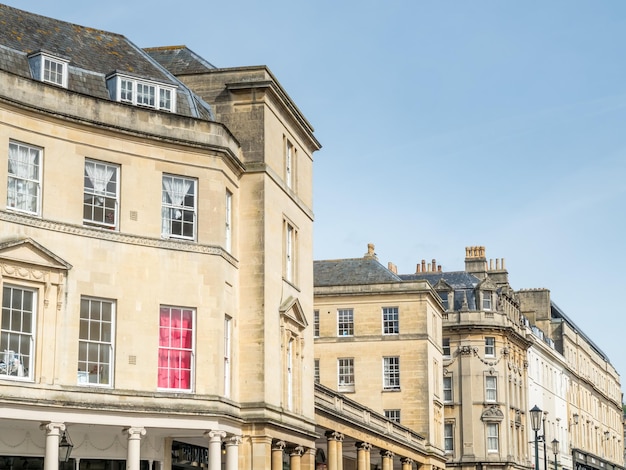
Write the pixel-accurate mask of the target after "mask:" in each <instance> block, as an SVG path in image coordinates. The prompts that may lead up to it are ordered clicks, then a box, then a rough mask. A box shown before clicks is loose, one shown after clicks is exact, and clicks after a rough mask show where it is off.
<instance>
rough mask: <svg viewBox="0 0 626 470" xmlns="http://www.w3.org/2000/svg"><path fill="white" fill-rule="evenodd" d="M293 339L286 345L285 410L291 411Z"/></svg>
mask: <svg viewBox="0 0 626 470" xmlns="http://www.w3.org/2000/svg"><path fill="white" fill-rule="evenodd" d="M293 345H294V340H293V338H292V339H290V340H289V343H288V344H287V409H288V410H293Z"/></svg>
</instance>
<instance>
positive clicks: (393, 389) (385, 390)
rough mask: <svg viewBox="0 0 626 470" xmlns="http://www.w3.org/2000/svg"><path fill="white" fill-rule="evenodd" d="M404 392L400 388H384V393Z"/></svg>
mask: <svg viewBox="0 0 626 470" xmlns="http://www.w3.org/2000/svg"><path fill="white" fill-rule="evenodd" d="M401 391H402V390H401V389H400V388H383V392H385V393H386V392H392V393H393V392H401Z"/></svg>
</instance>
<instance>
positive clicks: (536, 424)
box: [530, 405, 543, 432]
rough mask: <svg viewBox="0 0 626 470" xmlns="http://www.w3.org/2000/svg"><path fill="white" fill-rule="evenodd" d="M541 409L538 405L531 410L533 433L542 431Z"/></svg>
mask: <svg viewBox="0 0 626 470" xmlns="http://www.w3.org/2000/svg"><path fill="white" fill-rule="evenodd" d="M542 413H543V412H542V411H541V408H539V407H538V406H537V405H535V406H533V407H532V408H531V410H530V427H531V428H532V429H533V431H535V432H537V431H539V430H540V429H541V415H542Z"/></svg>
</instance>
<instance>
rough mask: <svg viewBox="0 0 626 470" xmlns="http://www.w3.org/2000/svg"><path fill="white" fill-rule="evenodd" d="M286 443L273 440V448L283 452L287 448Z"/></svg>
mask: <svg viewBox="0 0 626 470" xmlns="http://www.w3.org/2000/svg"><path fill="white" fill-rule="evenodd" d="M286 445H287V444H286V443H285V441H273V442H272V450H280V451H281V452H282V451H283V450H285V447H286Z"/></svg>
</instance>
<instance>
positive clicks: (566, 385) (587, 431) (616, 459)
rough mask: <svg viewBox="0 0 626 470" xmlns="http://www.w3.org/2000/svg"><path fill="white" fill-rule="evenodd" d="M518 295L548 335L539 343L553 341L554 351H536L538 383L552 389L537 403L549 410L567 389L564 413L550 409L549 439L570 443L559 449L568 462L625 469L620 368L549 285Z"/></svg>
mask: <svg viewBox="0 0 626 470" xmlns="http://www.w3.org/2000/svg"><path fill="white" fill-rule="evenodd" d="M518 295H519V298H520V302H521V306H522V311H523V313H524V315H525V316H526V317H527V318H528V319H529V321H530V323H531V325H533V326H532V330H533V333H534V334H535V335H536V336H538V337H539V338H540V339H541V340H543V341H536V342H535V344H537V345H539V344H542V342H543V343H547V344H548V345H549V346H551V348H549V349H547V352H548V353H550V354H544V355H543V356H540V355H539V354H537V355H535V357H532V358H531V362H530V366H529V368H533V367H534V369H535V374H534V376H535V378H536V379H535V383H536V384H538V385H539V387H540V388H542V389H543V390H547V393H544V400H543V406H542V404H541V403H537V404H538V406H539V407H540V408H542V409H549V407H550V406H551V403H556V400H555V395H559V397H561V396H562V395H563V394H565V400H566V404H565V408H563V407H561V408H560V412H559V411H558V409H557V410H555V411H556V412H555V416H554V417H553V418H551V414H548V416H547V422H548V424H549V427H548V429H547V430H546V435H547V440H548V442H550V441H551V439H552V436H556V438H557V439H558V440H559V441H560V442H563V443H565V445H561V446H560V452H559V455H560V460H561V461H563V462H564V464H563V467H564V468H567V469H569V468H572V469H575V470H612V469H623V468H624V462H623V453H624V436H623V432H624V431H623V424H622V391H621V384H620V377H619V375H618V373H617V371H616V370H615V367H613V365H612V364H611V362H610V360H609V358H608V356H607V355H606V354H605V353H604V352H603V351H602V349H600V347H599V346H598V345H597V344H596V343H594V342H593V341H592V340H591V339H590V338H589V337H588V336H587V335H586V334H585V333H584V332H583V331H582V330H581V329H580V328H579V327H578V326H577V325H576V324H575V323H574V322H573V321H572V319H571V318H569V317H568V316H567V315H566V314H565V312H563V310H561V309H560V308H559V307H558V306H557V305H556V304H555V303H554V301H552V300H551V297H550V291H549V290H548V289H527V290H520V291H518ZM533 349H538V348H533ZM555 358H557V359H558V362H557V364H556V367H555V360H556V359H555ZM546 397H547V400H546V399H545V398H546ZM538 399H540V398H538ZM531 403H533V402H531ZM550 431H552V432H550ZM548 452H549V453H550V451H548ZM562 454H567V455H562ZM568 464H569V465H568Z"/></svg>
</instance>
